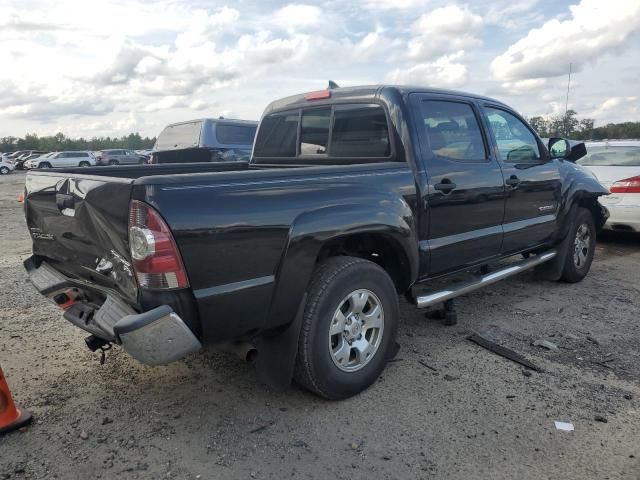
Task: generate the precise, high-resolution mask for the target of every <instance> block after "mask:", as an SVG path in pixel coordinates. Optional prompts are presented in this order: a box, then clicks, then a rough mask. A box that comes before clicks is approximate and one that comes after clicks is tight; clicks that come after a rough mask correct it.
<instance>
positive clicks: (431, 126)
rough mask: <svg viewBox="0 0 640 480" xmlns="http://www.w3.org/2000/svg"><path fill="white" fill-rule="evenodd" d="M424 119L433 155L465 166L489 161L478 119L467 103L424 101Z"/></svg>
mask: <svg viewBox="0 0 640 480" xmlns="http://www.w3.org/2000/svg"><path fill="white" fill-rule="evenodd" d="M422 116H423V120H424V128H425V132H426V135H427V138H428V140H429V146H430V147H431V151H432V152H433V154H434V155H436V156H438V157H444V158H447V159H450V160H458V161H464V162H478V161H480V162H484V161H485V160H486V159H487V152H486V149H485V145H484V141H483V139H482V133H481V130H480V125H479V123H478V119H477V118H476V115H475V113H474V112H473V108H472V107H471V105H469V104H468V103H462V102H454V101H448V100H425V101H423V102H422Z"/></svg>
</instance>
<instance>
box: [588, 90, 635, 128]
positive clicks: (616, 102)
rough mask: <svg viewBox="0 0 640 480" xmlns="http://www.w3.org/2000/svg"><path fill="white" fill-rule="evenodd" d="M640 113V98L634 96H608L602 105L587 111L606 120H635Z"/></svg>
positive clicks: (596, 117)
mask: <svg viewBox="0 0 640 480" xmlns="http://www.w3.org/2000/svg"><path fill="white" fill-rule="evenodd" d="M639 113H640V98H639V97H637V96H632V97H608V98H606V99H605V100H604V101H603V102H602V103H601V104H600V105H598V106H597V107H596V108H594V109H593V110H591V111H590V112H586V116H587V117H590V118H595V119H596V120H600V121H601V122H604V121H606V120H610V119H615V121H618V122H619V121H624V120H635V121H637V118H638V114H639Z"/></svg>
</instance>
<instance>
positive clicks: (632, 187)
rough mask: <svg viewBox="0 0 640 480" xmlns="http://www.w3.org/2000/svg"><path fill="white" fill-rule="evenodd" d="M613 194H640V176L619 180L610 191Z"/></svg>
mask: <svg viewBox="0 0 640 480" xmlns="http://www.w3.org/2000/svg"><path fill="white" fill-rule="evenodd" d="M609 191H610V192H611V193H640V175H638V176H636V177H631V178H625V179H623V180H618V181H617V182H615V183H614V184H613V185H611V188H610V189H609Z"/></svg>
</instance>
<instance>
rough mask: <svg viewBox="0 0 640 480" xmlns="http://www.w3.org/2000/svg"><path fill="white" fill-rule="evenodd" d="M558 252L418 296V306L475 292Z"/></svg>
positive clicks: (552, 256)
mask: <svg viewBox="0 0 640 480" xmlns="http://www.w3.org/2000/svg"><path fill="white" fill-rule="evenodd" d="M556 253H557V252H556V251H555V250H549V251H547V252H544V253H541V254H539V255H535V256H531V257H529V258H527V259H525V260H522V261H520V262H518V263H514V264H511V265H509V266H508V267H506V268H503V269H502V270H496V271H495V272H491V273H488V274H486V275H481V276H479V277H477V278H475V279H473V280H469V281H467V282H461V283H458V284H454V285H452V286H451V287H450V288H448V289H446V290H440V291H437V292H433V293H429V294H427V295H421V296H419V297H417V298H416V305H417V307H418V308H425V307H430V306H431V305H434V304H436V303H440V302H445V301H447V300H451V299H452V298H455V297H457V296H460V295H464V294H465V293H469V292H473V291H474V290H478V289H479V288H482V287H486V286H487V285H491V284H492V283H496V282H499V281H500V280H504V279H505V278H509V277H511V276H513V275H517V274H518V273H521V272H524V271H525V270H529V269H530V268H533V267H535V266H537V265H540V264H541V263H544V262H548V261H549V260H551V259H552V258H554V257H555V256H556Z"/></svg>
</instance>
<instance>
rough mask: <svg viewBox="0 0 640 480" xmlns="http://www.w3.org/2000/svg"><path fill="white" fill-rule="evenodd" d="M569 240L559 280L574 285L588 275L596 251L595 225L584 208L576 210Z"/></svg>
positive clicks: (591, 216) (589, 213)
mask: <svg viewBox="0 0 640 480" xmlns="http://www.w3.org/2000/svg"><path fill="white" fill-rule="evenodd" d="M569 239H570V241H571V243H570V245H569V249H568V250H567V256H566V258H565V262H564V269H563V271H562V277H561V278H562V280H563V281H565V282H569V283H576V282H579V281H581V280H582V279H583V278H584V277H586V276H587V273H589V269H590V268H591V262H593V254H594V253H595V249H596V225H595V222H594V221H593V215H591V212H590V211H589V210H587V209H586V208H582V207H580V208H578V210H577V212H576V218H575V220H574V223H573V227H572V228H571V230H570V231H569Z"/></svg>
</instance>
